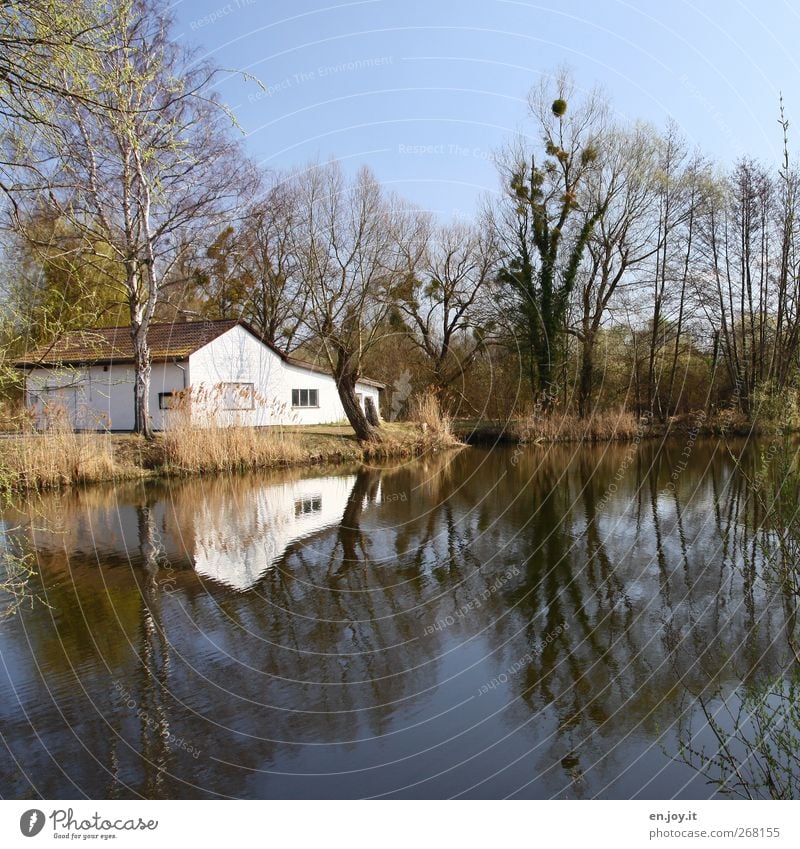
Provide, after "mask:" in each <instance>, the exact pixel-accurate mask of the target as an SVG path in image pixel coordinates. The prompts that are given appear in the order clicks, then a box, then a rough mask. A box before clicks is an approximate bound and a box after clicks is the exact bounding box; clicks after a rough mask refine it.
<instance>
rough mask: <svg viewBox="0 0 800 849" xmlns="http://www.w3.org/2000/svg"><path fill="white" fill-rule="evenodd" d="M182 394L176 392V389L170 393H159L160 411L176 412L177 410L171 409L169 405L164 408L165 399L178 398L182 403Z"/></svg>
mask: <svg viewBox="0 0 800 849" xmlns="http://www.w3.org/2000/svg"><path fill="white" fill-rule="evenodd" d="M180 394H181V393H180V391H175V390H174V389H173V390H171V391H170V392H159V393H158V409H159V410H174V409H175V408H174V407H170V406H169V405H167V406H164V399H165V398H176V399H177V400H178V401H180V398H179V397H178V396H179V395H180Z"/></svg>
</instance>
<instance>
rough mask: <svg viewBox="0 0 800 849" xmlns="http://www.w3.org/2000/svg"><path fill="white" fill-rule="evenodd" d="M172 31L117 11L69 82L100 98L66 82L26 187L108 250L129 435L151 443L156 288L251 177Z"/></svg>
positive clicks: (148, 8) (139, 14) (132, 8)
mask: <svg viewBox="0 0 800 849" xmlns="http://www.w3.org/2000/svg"><path fill="white" fill-rule="evenodd" d="M170 28H171V20H170V18H169V16H168V14H167V13H166V12H165V11H164V9H163V7H162V6H161V5H159V4H158V3H157V2H150V0H132V2H127V1H126V2H122V3H120V4H119V5H118V6H117V7H115V8H114V9H113V20H112V23H111V24H110V26H109V28H108V30H107V43H106V49H105V50H104V51H103V52H102V53H100V54H98V55H96V56H93V58H92V61H91V62H85V63H82V64H79V65H78V66H77V67H76V69H75V70H74V72H73V73H74V74H76V75H80V76H81V77H82V78H85V79H86V80H88V82H89V85H90V86H91V88H92V89H93V90H94V91H95V92H96V96H95V98H94V100H92V101H91V102H87V101H86V100H85V99H83V98H81V97H73V96H71V95H70V94H69V92H70V90H71V86H70V84H69V74H67V73H66V72H64V74H63V76H64V79H65V85H64V91H65V92H66V94H64V95H63V96H62V97H61V101H60V115H59V122H58V127H57V132H50V131H49V130H46V131H44V132H43V133H42V134H41V142H40V143H41V155H42V163H43V164H42V167H40V168H39V169H37V171H36V175H35V179H30V180H29V186H28V187H29V188H31V189H34V190H36V192H37V194H36V197H37V199H38V202H40V203H41V202H45V203H46V204H47V205H49V206H50V207H51V208H52V210H53V211H54V213H55V214H57V215H58V216H59V217H60V218H61V219H62V220H63V221H65V222H68V223H69V225H70V227H71V228H72V229H73V231H74V232H75V233H79V234H80V235H81V237H82V238H83V240H84V243H85V245H86V246H87V247H88V248H89V249H91V248H92V246H95V245H98V244H101V245H103V246H104V251H108V252H110V258H111V259H112V261H113V263H114V266H115V269H114V273H113V275H112V280H111V283H112V285H115V286H117V287H118V289H119V293H120V296H121V298H122V299H123V300H124V302H125V303H126V304H127V308H128V313H129V316H130V327H131V341H132V347H133V361H134V374H135V378H134V404H135V430H136V432H137V433H140V434H142V435H144V436H147V437H152V427H151V423H150V419H149V414H148V399H149V389H150V370H151V356H150V348H149V345H148V341H147V334H148V328H149V326H150V324H151V321H152V319H153V316H154V313H155V311H156V307H157V305H158V303H159V298H160V294H161V291H162V288H163V286H164V284H165V282H166V281H167V280H168V279H169V277H170V274H171V273H172V272H173V270H174V269H175V268H176V267H177V265H178V263H179V262H180V261H181V259H182V257H183V252H184V251H186V250H187V246H188V245H190V244H191V242H192V241H198V240H200V239H202V238H205V231H206V228H207V227H209V226H210V224H211V223H213V222H214V221H215V220H217V219H218V216H219V214H220V213H221V212H222V210H223V209H224V208H225V207H226V205H227V204H228V203H229V202H231V201H232V200H233V198H234V195H235V191H236V187H237V186H239V185H240V183H241V180H242V179H243V178H244V177H245V176H246V171H247V167H246V163H245V161H244V160H243V159H242V158H241V157H240V156H237V154H238V151H237V148H236V145H235V143H234V142H233V141H232V138H231V136H230V135H229V133H228V127H229V126H230V123H231V122H230V118H229V115H228V113H227V112H226V110H225V109H224V108H223V107H222V106H221V105H220V103H219V102H218V100H217V99H216V97H215V96H214V94H213V93H212V92H211V88H210V87H211V85H212V84H213V82H214V79H215V76H216V72H215V69H214V68H212V67H210V66H208V65H205V64H203V63H202V62H197V61H195V57H194V56H193V55H192V54H191V52H189V51H188V50H186V49H184V48H182V47H180V46H178V45H177V44H176V43H174V42H172V41H171V39H170ZM106 260H107V258H106Z"/></svg>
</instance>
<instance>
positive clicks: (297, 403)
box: [292, 389, 319, 410]
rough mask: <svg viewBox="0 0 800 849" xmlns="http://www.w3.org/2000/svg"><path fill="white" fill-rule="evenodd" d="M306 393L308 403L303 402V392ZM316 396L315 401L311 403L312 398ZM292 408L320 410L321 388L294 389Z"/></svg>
mask: <svg viewBox="0 0 800 849" xmlns="http://www.w3.org/2000/svg"><path fill="white" fill-rule="evenodd" d="M304 392H305V393H306V400H307V401H308V403H306V404H304V403H303V393H304ZM312 396H313V398H314V401H315V403H313V404H312V403H311V398H312ZM292 409H293V410H318V409H319V389H292Z"/></svg>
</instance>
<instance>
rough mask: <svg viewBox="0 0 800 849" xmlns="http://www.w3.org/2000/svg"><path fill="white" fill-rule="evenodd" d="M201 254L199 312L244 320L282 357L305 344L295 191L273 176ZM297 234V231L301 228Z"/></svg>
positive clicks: (286, 178) (282, 178)
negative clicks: (264, 188) (256, 196)
mask: <svg viewBox="0 0 800 849" xmlns="http://www.w3.org/2000/svg"><path fill="white" fill-rule="evenodd" d="M238 219H239V220H238V221H237V223H236V224H234V225H229V226H227V227H226V228H225V229H224V230H223V231H222V232H221V233H220V234H219V235H218V236H217V238H216V239H215V240H214V242H213V243H212V245H211V246H210V247H209V248H208V250H207V251H206V256H205V258H204V261H202V262H201V263H200V265H199V267H198V269H197V271H196V283H197V286H198V289H199V294H200V295H201V297H202V298H203V311H204V312H205V313H206V314H208V315H214V316H215V317H219V318H228V317H231V316H237V317H242V318H244V319H245V320H247V321H248V322H249V323H250V324H251V325H252V326H253V328H254V329H255V330H256V331H258V333H259V334H260V335H261V336H262V337H263V338H264V339H266V340H267V341H268V342H270V343H272V344H273V345H277V346H278V347H279V348H281V349H282V350H284V351H293V350H294V349H296V348H298V347H299V346H300V345H302V344H303V343H304V342H305V341H307V337H308V333H307V324H306V314H307V312H308V307H309V293H308V289H307V287H305V286H304V285H303V283H302V280H301V275H300V261H299V256H301V255H302V254H303V253H305V252H306V249H305V247H304V246H303V245H302V244H301V233H300V232H299V231H298V232H296V230H297V228H298V227H301V210H300V206H299V198H298V193H297V186H296V184H295V183H294V182H293V180H292V179H291V177H289V176H286V175H280V174H278V175H274V176H273V178H272V182H271V184H270V185H269V187H268V188H267V190H266V192H265V193H264V196H263V198H261V199H260V200H258V201H257V202H255V203H252V204H249V205H248V206H247V207H245V208H244V209H243V210H242V211H241V212H240V213H239V215H238ZM301 229H302V228H301Z"/></svg>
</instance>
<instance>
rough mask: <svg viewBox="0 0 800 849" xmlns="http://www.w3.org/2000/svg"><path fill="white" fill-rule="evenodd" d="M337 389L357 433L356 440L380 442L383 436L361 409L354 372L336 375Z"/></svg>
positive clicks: (346, 413) (348, 418) (348, 419)
mask: <svg viewBox="0 0 800 849" xmlns="http://www.w3.org/2000/svg"><path fill="white" fill-rule="evenodd" d="M336 388H337V389H338V391H339V400H340V401H341V402H342V407H344V413H345V415H346V416H347V421H349V422H350V425H351V427H352V428H353V430H354V431H355V432H356V438H357V439H358V440H359V441H360V442H380V441H381V434H380V430H379V428H378V427H375V426H374V425H371V424H370V423H369V422H368V421H367V417H366V416H365V415H364V411H363V410H362V409H361V404H359V403H358V398H357V397H356V378H355V375H354V374H352V372H345V373H344V374H337V375H336Z"/></svg>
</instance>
